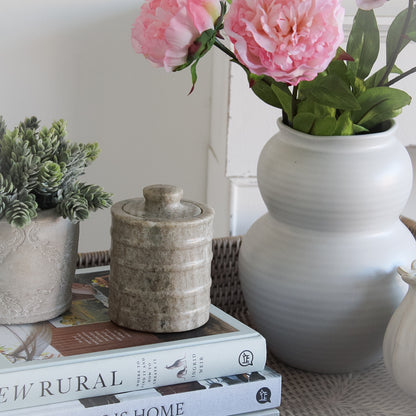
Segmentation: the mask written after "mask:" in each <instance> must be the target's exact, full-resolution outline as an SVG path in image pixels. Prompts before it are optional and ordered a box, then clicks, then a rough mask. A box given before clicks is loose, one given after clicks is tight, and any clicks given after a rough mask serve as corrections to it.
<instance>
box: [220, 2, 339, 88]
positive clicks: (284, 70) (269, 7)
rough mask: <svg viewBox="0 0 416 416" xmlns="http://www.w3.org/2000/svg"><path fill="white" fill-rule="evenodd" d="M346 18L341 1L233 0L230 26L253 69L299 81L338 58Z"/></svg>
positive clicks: (238, 48)
mask: <svg viewBox="0 0 416 416" xmlns="http://www.w3.org/2000/svg"><path fill="white" fill-rule="evenodd" d="M343 18H344V9H343V8H342V7H341V6H340V0H233V2H232V4H231V7H230V11H229V13H228V14H227V15H226V17H225V21H224V25H225V31H226V32H227V35H228V36H229V37H230V39H231V41H232V43H233V44H234V48H235V53H236V56H237V58H238V59H239V60H240V61H241V62H242V63H243V64H244V65H246V66H247V67H248V69H249V70H250V71H251V72H252V73H254V74H257V75H262V74H263V75H268V76H270V77H272V78H274V79H275V80H276V81H280V82H285V83H288V84H291V85H297V84H298V83H299V82H300V81H304V80H307V81H310V80H312V79H314V78H315V77H316V75H317V74H318V73H319V72H322V71H323V70H324V69H326V67H327V66H328V64H329V63H330V61H331V60H332V58H333V57H334V56H335V53H336V50H337V47H338V46H339V45H340V44H341V42H342V41H343V38H344V32H343V29H342V22H343Z"/></svg>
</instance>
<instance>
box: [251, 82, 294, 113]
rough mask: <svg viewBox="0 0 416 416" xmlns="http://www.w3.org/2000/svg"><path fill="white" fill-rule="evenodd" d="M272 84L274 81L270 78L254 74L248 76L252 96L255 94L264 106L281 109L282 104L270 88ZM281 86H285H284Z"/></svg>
mask: <svg viewBox="0 0 416 416" xmlns="http://www.w3.org/2000/svg"><path fill="white" fill-rule="evenodd" d="M274 82H275V81H274V80H273V79H272V78H271V77H267V76H259V75H254V74H250V75H249V83H250V85H251V89H252V90H253V92H254V94H256V95H257V97H259V98H260V99H261V100H262V101H264V102H265V103H266V104H269V105H271V106H272V107H276V108H282V103H281V102H280V100H279V99H278V98H277V96H276V94H275V93H274V92H273V89H272V87H271V86H272V84H273V83H274ZM282 85H284V86H285V84H282ZM286 88H287V86H286ZM288 90H289V89H288Z"/></svg>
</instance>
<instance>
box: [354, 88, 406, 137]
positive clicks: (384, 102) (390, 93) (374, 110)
mask: <svg viewBox="0 0 416 416" xmlns="http://www.w3.org/2000/svg"><path fill="white" fill-rule="evenodd" d="M410 101H411V97H410V96H409V95H408V94H407V93H405V92H404V91H402V90H398V89H395V88H389V87H375V88H370V89H368V90H366V91H365V92H364V93H363V94H361V95H360V96H359V97H358V102H359V103H360V106H361V109H360V110H358V111H353V112H352V113H351V118H352V120H353V122H354V123H355V124H358V125H360V126H363V127H365V128H366V129H368V130H371V129H372V128H374V127H376V126H377V124H379V123H382V122H384V121H387V120H390V119H391V118H393V117H396V116H397V115H398V114H399V113H400V110H401V108H402V107H404V106H405V105H408V104H410Z"/></svg>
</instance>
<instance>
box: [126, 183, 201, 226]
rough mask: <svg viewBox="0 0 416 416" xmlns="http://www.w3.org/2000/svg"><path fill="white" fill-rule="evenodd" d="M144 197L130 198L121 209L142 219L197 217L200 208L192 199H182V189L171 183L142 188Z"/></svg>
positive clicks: (172, 219)
mask: <svg viewBox="0 0 416 416" xmlns="http://www.w3.org/2000/svg"><path fill="white" fill-rule="evenodd" d="M143 196H144V198H135V199H131V200H129V201H127V202H126V204H124V205H123V211H124V212H125V213H127V214H129V215H133V216H135V217H138V218H143V219H156V220H171V221H174V220H179V219H180V220H183V219H186V218H193V217H197V216H198V215H200V214H201V213H202V210H201V208H200V207H199V206H198V205H197V204H195V203H193V202H192V201H184V200H182V196H183V190H182V188H179V187H177V186H173V185H150V186H147V187H145V188H144V189H143Z"/></svg>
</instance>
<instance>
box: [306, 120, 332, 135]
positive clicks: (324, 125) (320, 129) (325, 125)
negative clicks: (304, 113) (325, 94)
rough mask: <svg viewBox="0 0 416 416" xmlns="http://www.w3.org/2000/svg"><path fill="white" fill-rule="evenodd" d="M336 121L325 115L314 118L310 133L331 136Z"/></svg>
mask: <svg viewBox="0 0 416 416" xmlns="http://www.w3.org/2000/svg"><path fill="white" fill-rule="evenodd" d="M336 124H337V121H336V120H335V118H333V117H325V118H320V119H316V120H315V124H314V126H313V128H312V134H314V135H315V136H333V135H334V132H335V128H336Z"/></svg>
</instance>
